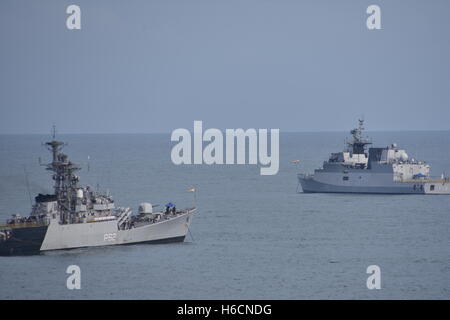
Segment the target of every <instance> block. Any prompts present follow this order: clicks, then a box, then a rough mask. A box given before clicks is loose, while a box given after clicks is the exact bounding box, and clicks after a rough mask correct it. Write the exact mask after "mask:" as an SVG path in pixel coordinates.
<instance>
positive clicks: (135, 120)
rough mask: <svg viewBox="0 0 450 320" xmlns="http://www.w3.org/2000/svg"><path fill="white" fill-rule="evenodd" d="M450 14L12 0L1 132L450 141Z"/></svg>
mask: <svg viewBox="0 0 450 320" xmlns="http://www.w3.org/2000/svg"><path fill="white" fill-rule="evenodd" d="M70 4H77V5H79V6H80V7H81V15H82V16H81V24H82V29H81V30H68V29H67V28H66V19H67V17H68V15H67V14H66V8H67V6H68V5H70ZM370 4H377V5H379V6H380V7H381V19H382V30H374V31H370V30H368V29H367V27H366V18H367V16H368V15H367V14H366V9H367V7H368V6H369V5H370ZM449 14H450V1H448V0H433V1H429V0H428V1H426V0H418V1H414V0H411V1H401V0H395V1H393V0H389V1H387V0H370V1H365V0H352V1H350V0H329V1H325V0H322V1H320V0H311V1H301V0H292V1H288V0H270V1H269V0H220V1H219V0H144V1H136V0H130V1H113V0H102V1H100V0H96V1H92V0H87V1H85V0H71V1H63V0H54V1H47V0H41V1H23V0H1V1H0V43H1V47H0V49H1V50H0V88H1V89H0V90H1V91H0V106H1V117H0V133H48V132H49V131H50V128H51V126H52V124H53V123H55V124H56V125H57V126H58V129H59V131H60V132H61V133H63V132H64V133H96V132H99V133H103V132H171V131H172V130H173V129H175V128H188V129H190V130H192V126H193V121H194V120H203V121H204V127H208V128H210V127H216V128H239V127H243V128H280V129H281V130H282V131H318V130H348V129H350V128H352V127H354V125H355V124H356V119H357V118H358V117H359V116H360V115H362V114H363V115H364V116H365V119H366V128H367V129H368V130H403V129H421V130H422V129H424V130H426V129H445V130H448V129H450V61H449V60H450V27H449V23H450V18H449Z"/></svg>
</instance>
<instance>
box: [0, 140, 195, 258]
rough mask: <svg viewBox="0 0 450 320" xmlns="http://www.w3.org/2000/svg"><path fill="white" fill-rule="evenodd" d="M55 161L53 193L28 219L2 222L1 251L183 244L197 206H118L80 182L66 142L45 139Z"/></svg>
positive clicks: (39, 198)
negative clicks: (134, 208) (136, 210)
mask: <svg viewBox="0 0 450 320" xmlns="http://www.w3.org/2000/svg"><path fill="white" fill-rule="evenodd" d="M46 145H47V147H48V149H49V150H50V151H51V152H52V155H53V161H52V162H51V163H50V164H48V165H47V170H49V171H51V172H53V180H54V181H55V182H54V194H49V195H43V194H39V195H38V196H37V197H36V198H35V204H34V205H33V208H32V211H31V214H30V215H29V216H28V217H21V216H20V215H17V214H16V215H13V217H12V219H9V220H8V221H7V222H6V224H2V225H0V255H19V254H34V253H39V252H42V251H47V250H58V249H71V248H80V247H95V246H109V245H121V244H137V243H166V242H181V241H184V238H185V236H186V234H187V232H188V231H189V225H190V223H191V221H192V218H193V215H194V212H195V211H196V208H195V206H194V207H192V208H188V209H183V210H177V209H176V207H175V205H174V204H172V203H169V204H168V205H166V208H165V211H164V212H155V211H154V210H153V209H154V206H152V205H151V204H150V203H142V204H141V205H140V206H139V214H138V215H133V214H132V211H131V209H130V208H123V207H120V208H116V207H115V204H114V201H113V199H112V198H111V196H109V195H105V194H101V193H99V192H95V191H93V190H91V188H90V187H88V186H87V187H83V186H79V185H78V180H79V177H78V176H77V175H75V173H74V172H75V171H77V170H79V169H80V168H79V167H77V166H76V165H75V164H74V163H72V162H71V161H70V160H69V159H68V157H67V155H65V154H63V153H62V152H61V148H62V147H63V145H64V143H62V142H60V141H56V140H55V135H53V141H51V142H47V143H46Z"/></svg>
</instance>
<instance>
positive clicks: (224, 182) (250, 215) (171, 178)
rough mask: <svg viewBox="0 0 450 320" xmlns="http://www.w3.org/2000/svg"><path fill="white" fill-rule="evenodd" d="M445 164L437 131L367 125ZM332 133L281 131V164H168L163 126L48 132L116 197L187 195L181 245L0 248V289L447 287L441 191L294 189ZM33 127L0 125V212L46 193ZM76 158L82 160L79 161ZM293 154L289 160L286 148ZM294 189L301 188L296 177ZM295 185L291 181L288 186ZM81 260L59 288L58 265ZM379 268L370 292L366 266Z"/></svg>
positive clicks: (324, 152) (337, 140)
mask: <svg viewBox="0 0 450 320" xmlns="http://www.w3.org/2000/svg"><path fill="white" fill-rule="evenodd" d="M368 134H369V135H370V136H371V137H372V139H373V141H374V145H376V146H386V145H388V144H390V143H392V142H396V143H397V144H398V145H399V146H401V147H404V148H406V150H407V152H408V154H409V155H410V157H414V158H416V159H420V160H426V161H427V162H428V163H430V164H431V166H432V174H433V175H436V176H440V174H441V173H442V172H443V171H446V172H447V173H450V132H448V131H447V132H388V133H381V132H369V133H368ZM346 136H347V133H345V132H338V133H331V132H330V133H282V134H281V137H280V171H279V173H278V174H277V175H275V176H261V175H260V174H259V168H258V166H256V165H213V166H207V165H190V166H188V165H181V166H175V165H174V164H172V162H171V160H170V150H171V148H172V146H173V145H174V143H172V142H170V135H169V134H136V135H134V134H126V135H113V134H111V135H60V136H59V138H60V139H61V140H64V141H66V142H67V143H68V145H67V146H66V147H65V149H64V152H66V153H67V154H68V155H69V157H71V159H72V160H73V161H74V162H77V163H79V164H80V165H81V166H82V167H83V170H81V171H80V172H79V175H80V176H81V183H82V184H89V185H91V186H93V187H95V188H97V187H98V188H99V189H100V190H107V189H108V190H109V191H110V192H111V194H112V195H113V197H114V199H115V201H116V204H117V205H120V206H130V207H132V208H133V209H134V211H135V212H136V211H137V207H138V205H139V203H141V202H144V201H148V202H151V203H153V204H160V205H163V204H165V203H166V202H168V201H173V202H175V203H176V204H177V207H184V206H186V207H187V206H190V205H192V203H193V201H194V199H193V194H192V193H187V192H186V190H187V189H189V188H190V187H192V186H196V187H197V189H198V193H197V203H198V208H199V211H198V214H197V215H196V216H195V217H194V220H193V223H192V226H191V232H192V236H188V237H187V239H186V242H185V243H179V244H163V245H132V246H115V247H102V248H88V249H75V250H69V251H57V252H49V253H45V254H41V255H36V256H22V257H0V299H450V196H431V195H430V196H420V195H404V196H403V195H351V194H303V193H298V192H297V191H296V190H297V178H296V175H297V173H299V172H305V173H307V172H312V171H313V170H314V169H315V168H317V167H319V166H321V164H322V162H323V161H324V160H325V159H327V157H328V155H329V153H330V152H337V151H341V150H342V148H343V146H344V140H345V138H346ZM48 139H49V136H45V135H0V220H6V219H7V218H9V216H10V215H11V214H13V213H21V214H22V215H26V214H28V213H29V211H30V196H29V194H28V191H27V183H26V179H25V172H27V176H28V181H29V189H30V192H31V196H32V197H34V196H35V195H36V194H37V193H39V192H41V193H42V192H51V190H52V189H51V185H52V180H51V176H50V174H49V172H47V171H46V170H45V168H44V167H42V166H40V165H39V158H40V159H41V163H47V162H49V161H50V153H49V152H47V151H46V149H45V147H44V146H43V145H42V142H45V141H47V140H48ZM88 157H89V160H88ZM295 159H299V160H300V163H298V164H294V163H292V162H291V160H295ZM300 190H301V189H300ZM300 190H299V191H300ZM69 265H78V266H79V267H80V268H81V289H80V290H68V289H67V287H66V279H67V277H68V276H69V275H68V274H66V268H67V267H68V266H69ZM369 265H378V266H379V267H380V268H381V287H382V289H381V290H368V289H367V286H366V280H367V277H368V276H369V275H368V274H367V273H366V269H367V267H368V266H369Z"/></svg>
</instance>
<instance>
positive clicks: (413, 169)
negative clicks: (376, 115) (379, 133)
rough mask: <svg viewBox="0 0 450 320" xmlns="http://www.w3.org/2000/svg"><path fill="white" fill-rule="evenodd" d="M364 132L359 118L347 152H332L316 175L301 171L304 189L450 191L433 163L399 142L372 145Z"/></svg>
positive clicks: (300, 180) (436, 192)
mask: <svg viewBox="0 0 450 320" xmlns="http://www.w3.org/2000/svg"><path fill="white" fill-rule="evenodd" d="M363 131H364V120H359V125H358V127H357V128H356V129H353V130H352V131H350V133H351V135H352V140H351V141H349V142H347V143H346V144H347V147H346V149H344V151H342V152H337V153H332V154H331V156H330V158H329V159H328V160H327V161H325V162H324V163H323V167H322V168H320V169H316V170H315V171H314V174H298V179H299V183H300V184H301V186H302V189H303V192H306V193H308V192H333V193H387V194H450V181H449V179H448V178H445V177H444V176H442V177H441V178H440V179H434V178H432V177H431V176H430V165H429V164H427V163H426V162H424V161H417V160H415V159H410V158H409V156H408V154H407V153H406V151H405V150H404V149H401V148H399V147H398V146H397V145H396V144H395V143H394V144H391V145H390V146H387V147H382V148H375V147H370V148H368V146H369V145H371V144H372V142H371V140H370V139H369V138H367V137H364V136H363Z"/></svg>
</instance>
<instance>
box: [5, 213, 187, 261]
mask: <svg viewBox="0 0 450 320" xmlns="http://www.w3.org/2000/svg"><path fill="white" fill-rule="evenodd" d="M194 211H195V210H190V211H188V212H186V213H184V214H180V215H177V216H175V217H172V218H169V219H167V220H163V221H161V222H156V223H151V224H146V225H142V226H137V227H134V228H131V229H126V230H120V229H119V228H118V226H117V221H116V220H111V221H102V222H93V223H77V224H60V223H59V222H58V221H57V220H51V221H50V224H49V225H48V226H42V227H29V228H16V229H12V230H11V236H10V237H9V238H8V239H6V240H3V241H0V255H25V254H39V253H41V252H45V251H51V250H65V249H75V248H85V247H101V246H111V245H131V244H159V243H170V242H182V241H184V239H185V237H186V235H187V233H188V231H189V226H190V223H191V221H192V217H193V214H194Z"/></svg>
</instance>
